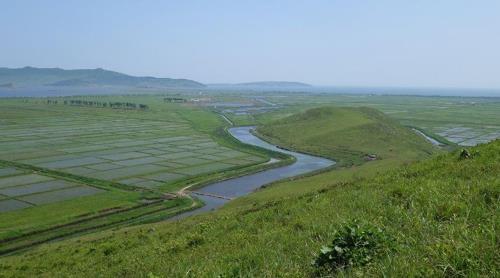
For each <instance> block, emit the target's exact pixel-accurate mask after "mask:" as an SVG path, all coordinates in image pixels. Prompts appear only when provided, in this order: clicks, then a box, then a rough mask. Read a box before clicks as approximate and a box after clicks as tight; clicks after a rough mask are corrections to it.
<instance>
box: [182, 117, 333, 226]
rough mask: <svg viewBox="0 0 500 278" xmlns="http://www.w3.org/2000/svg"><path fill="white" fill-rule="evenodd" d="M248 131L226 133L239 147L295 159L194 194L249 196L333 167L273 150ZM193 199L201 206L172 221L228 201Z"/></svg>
mask: <svg viewBox="0 0 500 278" xmlns="http://www.w3.org/2000/svg"><path fill="white" fill-rule="evenodd" d="M252 129H253V127H234V128H231V129H229V132H230V133H231V135H232V136H234V137H235V138H236V139H238V140H240V141H241V142H243V143H246V144H250V145H254V146H258V147H261V148H265V149H268V150H272V151H277V152H281V153H285V154H289V155H292V156H294V157H295V158H296V161H295V163H293V164H291V165H287V166H283V167H279V168H274V169H269V170H265V171H262V172H258V173H255V174H250V175H246V176H242V177H238V178H234V179H229V180H225V181H221V182H216V183H213V184H209V185H207V186H205V187H203V188H201V189H198V190H197V191H198V192H203V193H209V194H215V195H219V196H225V197H230V198H235V197H239V196H243V195H246V194H249V193H251V192H253V191H255V190H256V189H258V188H260V187H262V186H264V185H266V184H269V183H271V182H274V181H278V180H281V179H284V178H290V177H294V176H298V175H302V174H305V173H310V172H313V171H317V170H320V169H323V168H327V167H330V166H332V165H334V164H335V162H334V161H332V160H329V159H326V158H322V157H316V156H312V155H307V154H302V153H297V152H293V151H287V150H283V149H280V148H277V147H276V146H274V145H271V144H269V143H267V142H265V141H263V140H261V139H259V138H258V137H256V136H255V135H253V134H252V133H251V130H252ZM193 197H197V198H199V199H201V200H203V202H205V206H204V207H201V208H198V209H196V210H192V211H188V212H185V213H182V214H180V215H177V216H176V217H174V219H180V218H185V217H187V216H191V215H195V214H199V213H202V212H205V211H210V210H213V209H216V208H218V207H221V206H222V205H224V204H225V203H226V202H228V200H225V199H221V198H215V197H209V196H200V195H193Z"/></svg>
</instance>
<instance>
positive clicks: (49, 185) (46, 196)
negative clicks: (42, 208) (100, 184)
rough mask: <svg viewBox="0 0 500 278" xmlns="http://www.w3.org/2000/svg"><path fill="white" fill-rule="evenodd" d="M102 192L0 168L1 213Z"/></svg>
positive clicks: (80, 185)
mask: <svg viewBox="0 0 500 278" xmlns="http://www.w3.org/2000/svg"><path fill="white" fill-rule="evenodd" d="M102 192H103V190H101V189H98V188H94V187H90V186H86V185H83V184H78V183H74V182H68V181H65V180H61V179H56V178H53V177H49V176H44V175H40V174H33V173H27V172H26V171H22V170H20V169H16V168H14V167H4V168H0V212H7V211H12V210H17V209H23V208H28V207H33V206H38V205H43V204H49V203H54V202H60V201H64V200H70V199H73V198H77V197H83V196H89V195H94V194H98V193H102Z"/></svg>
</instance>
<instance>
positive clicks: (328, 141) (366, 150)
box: [257, 106, 437, 166]
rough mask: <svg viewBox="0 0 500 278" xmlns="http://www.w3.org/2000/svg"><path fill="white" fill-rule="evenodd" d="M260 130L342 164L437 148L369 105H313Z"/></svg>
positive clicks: (420, 154)
mask: <svg viewBox="0 0 500 278" xmlns="http://www.w3.org/2000/svg"><path fill="white" fill-rule="evenodd" d="M257 131H258V132H259V134H260V135H261V136H263V137H264V138H266V139H267V140H269V141H272V142H274V143H276V144H277V145H283V146H287V147H288V148H291V149H295V150H298V151H302V152H308V153H313V154H316V155H320V156H325V157H328V158H332V159H334V160H337V161H338V162H339V165H341V166H349V165H359V164H362V163H363V162H365V161H366V160H369V159H390V158H401V159H403V160H405V159H410V158H412V159H420V158H424V157H427V156H428V155H430V154H432V153H434V152H436V151H437V150H436V149H435V148H434V147H433V146H432V145H431V144H429V143H428V142H427V141H426V140H425V139H424V138H422V137H421V136H419V135H417V134H415V132H413V131H411V130H410V129H408V128H406V127H403V126H401V125H400V124H399V123H398V122H397V121H395V120H393V119H391V118H389V117H387V116H386V115H385V114H383V113H382V112H380V111H378V110H375V109H373V108H367V107H358V108H353V107H331V106H329V107H320V108H314V109H310V110H307V111H306V112H303V113H299V114H295V115H292V116H289V117H286V118H283V119H279V120H276V121H274V122H271V123H269V124H266V125H264V126H261V127H259V128H258V129H257ZM369 155H374V156H372V158H370V157H369Z"/></svg>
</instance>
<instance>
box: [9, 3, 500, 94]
mask: <svg viewBox="0 0 500 278" xmlns="http://www.w3.org/2000/svg"><path fill="white" fill-rule="evenodd" d="M499 15H500V1H498V0H491V1H488V0H485V1H482V0H477V1H472V0H468V1H463V0H432V1H431V0H429V1H427V0H420V1H418V0H411V1H410V0H409V1H405V0H398V1H396V0H395V1H389V0H373V1H370V0H366V1H355V0H353V1H347V0H346V1H334V0H330V1H314V0H311V1H305V0H304V1H273V0H267V1H264V0H263V1H259V0H254V1H218V0H206V1H194V0H193V1H180V0H179V1H148V0H143V1H126V0H120V1H118V0H116V1H114V0H106V1H92V0H81V1H75V0H66V1H52V0H44V1H24V0H16V1H8V0H0V37H1V38H2V40H1V41H0V66H4V67H22V66H26V65H31V66H38V67H62V68H97V67H102V68H106V69H112V70H116V71H120V72H124V73H129V74H134V75H152V76H161V77H177V78H190V79H195V80H198V81H201V82H206V83H216V82H244V81H257V80H293V81H303V82H308V83H312V84H317V85H338V86H346V85H347V86H349V85H350V86H411V87H413V86H417V87H418V86H426V87H482V88H500V16H499Z"/></svg>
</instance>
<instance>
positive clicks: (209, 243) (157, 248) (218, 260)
mask: <svg viewBox="0 0 500 278" xmlns="http://www.w3.org/2000/svg"><path fill="white" fill-rule="evenodd" d="M472 152H473V153H474V154H475V155H474V157H473V158H472V159H465V160H460V159H459V155H458V152H454V153H452V154H448V155H441V156H439V157H436V158H433V159H431V160H427V161H424V162H419V163H416V164H412V165H410V166H405V167H403V168H399V169H397V170H394V171H391V172H389V173H384V174H381V175H378V176H376V177H373V176H372V177H371V178H358V179H355V180H351V181H349V182H336V181H330V180H329V179H328V175H326V174H321V175H317V176H314V177H309V178H304V179H301V180H297V181H295V182H294V183H296V184H297V185H296V186H299V185H302V186H307V184H308V182H309V180H310V179H314V180H315V182H317V183H322V184H323V188H322V189H319V190H316V189H312V190H309V191H308V192H303V193H301V194H298V195H297V196H288V197H286V198H281V199H273V200H267V201H260V202H254V203H248V202H247V203H246V204H239V205H232V206H231V207H227V208H225V209H222V210H221V211H219V212H217V213H213V214H208V215H202V216H197V217H193V218H190V219H187V220H185V221H182V222H180V223H158V224H153V225H147V226H139V227H132V228H127V229H125V230H121V231H112V232H111V231H110V232H105V233H100V234H95V235H91V236H86V237H84V238H80V239H75V240H68V241H65V242H61V243H54V244H51V245H46V246H43V247H40V248H38V249H36V250H34V251H31V252H29V253H25V254H20V255H16V256H11V257H6V258H3V259H2V261H1V262H0V269H1V270H2V272H3V273H4V274H5V275H6V276H7V277H9V276H20V275H21V276H30V275H42V274H43V275H46V276H51V274H56V273H57V275H76V274H78V275H83V276H86V275H91V276H92V275H100V276H109V277H111V276H146V275H148V274H150V273H151V274H154V275H158V276H165V277H172V276H174V277H176V276H184V275H185V274H186V273H189V275H192V276H193V277H199V276H213V275H222V276H240V275H242V276H268V277H276V276H282V277H284V276H296V277H303V276H307V275H313V274H314V273H315V269H314V267H313V266H312V264H311V262H312V261H313V260H314V259H315V258H316V256H317V254H318V252H319V250H320V247H321V246H323V245H327V244H329V243H330V242H331V240H332V239H333V238H332V237H333V232H334V231H335V230H336V229H337V228H339V227H340V226H341V224H342V223H345V222H349V221H352V220H354V219H358V220H360V221H361V222H362V224H369V225H371V226H374V227H377V228H380V229H382V231H383V233H384V235H385V236H386V237H387V238H389V239H390V240H389V241H387V242H385V243H384V244H386V246H384V248H383V250H384V252H383V253H382V254H381V255H379V256H377V257H376V258H374V260H373V261H372V263H371V264H368V265H365V266H358V267H355V268H348V269H344V270H341V272H340V273H337V274H340V275H357V276H364V275H369V276H383V275H385V276H426V277H428V276H485V277H486V276H489V277H495V276H497V275H498V274H499V271H500V266H499V264H498V252H497V251H498V248H497V247H498V246H497V244H498V243H497V242H496V241H497V236H498V228H499V227H498V225H499V223H500V221H499V220H500V219H499V218H498V217H499V215H500V214H499V213H498V212H499V209H500V207H499V201H500V200H499V196H500V176H499V173H500V141H496V142H494V143H491V144H488V145H483V146H479V147H477V148H474V149H473V150H472ZM366 165H368V164H366ZM333 172H335V171H333ZM289 184H290V183H289V182H285V183H282V184H279V185H278V186H281V188H282V189H283V188H286V187H288V186H289ZM271 188H272V187H271ZM268 190H270V189H265V190H262V191H260V192H259V193H257V194H255V195H265V194H267V191H268ZM252 196H253V195H250V196H248V197H247V198H248V199H252ZM200 258H203V259H200Z"/></svg>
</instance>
